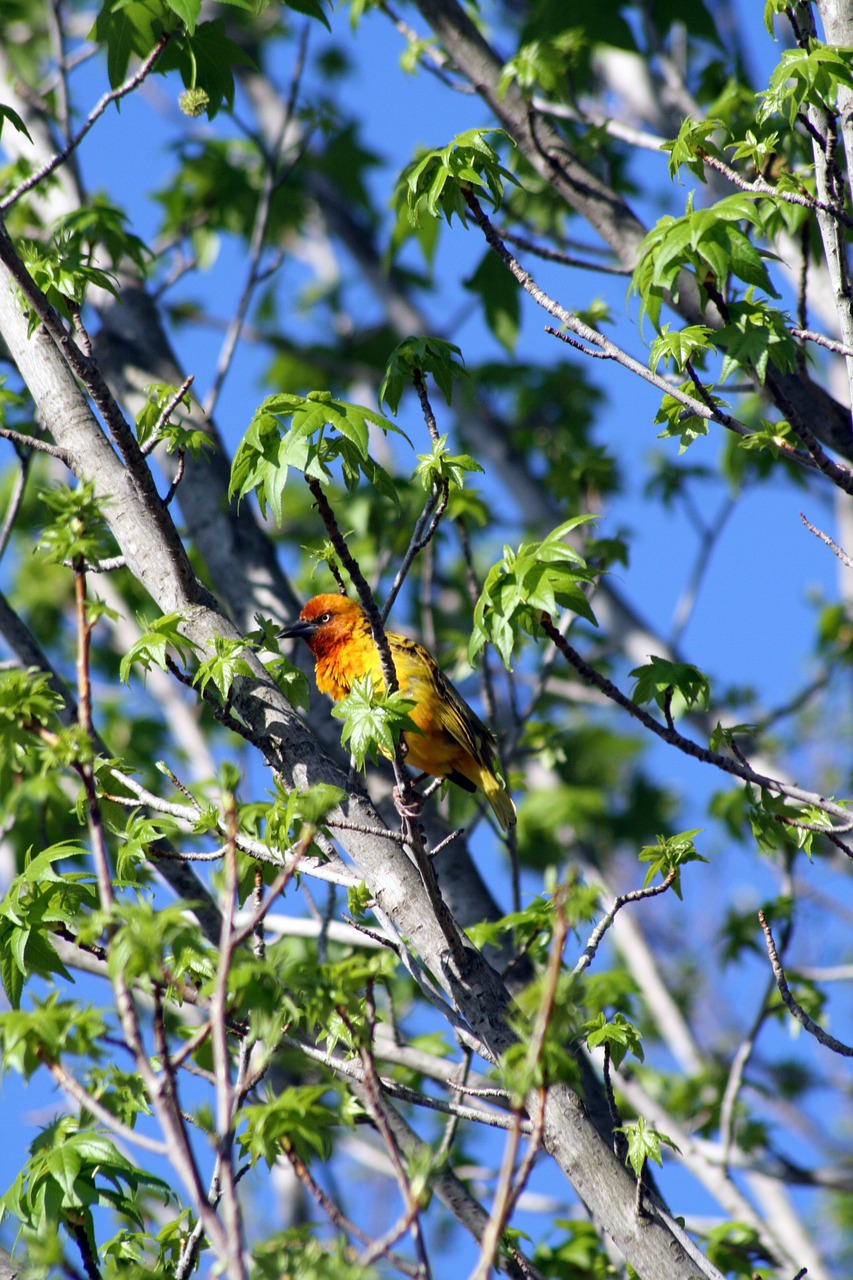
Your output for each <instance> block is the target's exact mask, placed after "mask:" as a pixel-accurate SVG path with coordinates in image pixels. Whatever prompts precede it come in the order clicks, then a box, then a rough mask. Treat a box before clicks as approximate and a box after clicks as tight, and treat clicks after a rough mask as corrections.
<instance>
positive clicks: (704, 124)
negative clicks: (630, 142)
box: [661, 116, 723, 182]
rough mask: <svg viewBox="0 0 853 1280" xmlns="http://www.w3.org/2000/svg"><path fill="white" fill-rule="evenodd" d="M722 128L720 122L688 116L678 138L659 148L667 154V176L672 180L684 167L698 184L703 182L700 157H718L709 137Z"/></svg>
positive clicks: (702, 166) (701, 159) (703, 168)
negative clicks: (698, 181) (694, 177)
mask: <svg viewBox="0 0 853 1280" xmlns="http://www.w3.org/2000/svg"><path fill="white" fill-rule="evenodd" d="M722 128H723V122H722V120H716V119H708V120H692V119H691V118H690V117H689V116H688V117H687V119H686V120H684V121H683V123H682V125H681V128H680V129H679V131H678V137H677V138H675V139H673V141H671V142H664V143H663V144H662V146H661V151H668V152H669V176H670V177H671V178H674V177H675V176H676V174H677V173H678V171H679V169H680V168H681V167H682V166H686V167H687V168H688V169H689V170H690V172H691V173H693V174H695V176H696V177H697V178H698V179H699V180H700V182H705V181H706V178H705V163H704V160H703V158H702V157H703V156H705V155H712V156H719V155H720V151H719V148H718V147H717V146H716V145H715V144H714V142H713V141H712V140H711V135H712V134H714V133H716V132H717V131H718V130H720V129H722Z"/></svg>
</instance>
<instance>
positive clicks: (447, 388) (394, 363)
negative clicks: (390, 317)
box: [378, 338, 467, 414]
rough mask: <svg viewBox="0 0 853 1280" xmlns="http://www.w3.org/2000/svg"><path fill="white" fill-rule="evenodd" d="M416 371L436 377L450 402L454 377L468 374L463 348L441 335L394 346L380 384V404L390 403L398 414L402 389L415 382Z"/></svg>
mask: <svg viewBox="0 0 853 1280" xmlns="http://www.w3.org/2000/svg"><path fill="white" fill-rule="evenodd" d="M416 374H420V375H421V376H422V377H423V376H424V375H425V374H429V375H430V376H431V377H432V378H434V379H435V383H436V386H437V387H439V388H440V390H441V392H442V394H443V396H444V398H445V400H446V401H447V403H448V404H450V403H451V401H452V399H453V381H454V379H455V378H463V377H466V376H467V373H466V370H465V366H464V363H463V361H462V352H461V351H460V350H459V348H458V347H457V346H454V344H453V343H452V342H444V341H442V339H440V338H406V339H405V341H403V342H401V343H400V344H399V345H398V346H396V347H395V348H394V350H393V351H392V352H391V355H390V356H389V358H388V363H387V364H386V366H385V376H384V377H383V379H382V382H381V383H380V384H379V397H378V400H379V405H380V407H381V406H382V405H383V404H387V406H388V408H389V410H390V411H391V413H393V414H396V412H397V410H398V409H399V407H400V401H401V399H402V398H403V392H404V391H405V390H406V388H407V387H409V386H411V385H412V382H413V378H414V376H415V375H416Z"/></svg>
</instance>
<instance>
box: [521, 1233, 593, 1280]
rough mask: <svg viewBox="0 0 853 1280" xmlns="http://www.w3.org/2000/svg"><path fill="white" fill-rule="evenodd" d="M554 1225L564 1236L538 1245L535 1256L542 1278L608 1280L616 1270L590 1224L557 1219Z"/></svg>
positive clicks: (555, 1279)
mask: <svg viewBox="0 0 853 1280" xmlns="http://www.w3.org/2000/svg"><path fill="white" fill-rule="evenodd" d="M554 1226H555V1228H557V1229H558V1230H559V1231H560V1232H561V1237H560V1238H559V1239H558V1240H557V1241H548V1242H547V1243H545V1244H540V1245H538V1246H537V1248H536V1252H535V1253H534V1255H533V1261H534V1262H535V1264H536V1266H537V1267H538V1268H539V1270H540V1271H541V1272H542V1274H543V1275H545V1276H552V1277H553V1278H554V1280H609V1277H611V1276H612V1274H613V1268H612V1266H611V1263H610V1258H609V1257H608V1253H607V1248H606V1247H605V1245H604V1244H603V1243H602V1241H601V1239H600V1237H599V1235H598V1232H597V1231H596V1229H595V1227H594V1226H593V1224H592V1223H591V1222H584V1221H582V1220H580V1219H572V1218H568V1219H566V1218H555V1219H554Z"/></svg>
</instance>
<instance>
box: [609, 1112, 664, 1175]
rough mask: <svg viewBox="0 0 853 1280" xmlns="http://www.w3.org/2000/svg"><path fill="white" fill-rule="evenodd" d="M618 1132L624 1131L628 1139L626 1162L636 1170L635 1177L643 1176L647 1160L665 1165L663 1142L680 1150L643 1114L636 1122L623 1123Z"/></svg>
mask: <svg viewBox="0 0 853 1280" xmlns="http://www.w3.org/2000/svg"><path fill="white" fill-rule="evenodd" d="M616 1132H617V1133H624V1135H625V1137H626V1139H627V1141H628V1154H627V1156H626V1157H625V1163H626V1164H629V1165H630V1166H631V1168H632V1169H633V1170H634V1177H635V1178H641V1177H642V1175H643V1166H644V1165H645V1163H646V1161H647V1160H654V1162H655V1164H659V1165H663V1156H662V1155H661V1149H660V1148H661V1143H664V1144H665V1145H666V1146H668V1147H671V1148H672V1150H673V1151H678V1147H677V1146H676V1145H675V1143H674V1142H673V1140H672V1138H668V1137H667V1136H666V1134H665V1133H659V1132H658V1130H657V1129H654V1128H652V1126H651V1125H650V1124H647V1123H646V1121H645V1120H644V1119H643V1117H642V1116H640V1118H639V1119H638V1120H637V1121H636V1123H635V1124H625V1125H622V1126H621V1127H620V1128H618V1129H617V1130H616Z"/></svg>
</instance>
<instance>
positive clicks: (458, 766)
mask: <svg viewBox="0 0 853 1280" xmlns="http://www.w3.org/2000/svg"><path fill="white" fill-rule="evenodd" d="M278 634H279V635H280V636H283V637H285V638H299V639H302V640H304V641H305V642H306V644H307V645H308V648H309V649H310V650H311V653H312V654H313V656H314V677H315V679H316V681H317V688H318V689H319V690H320V692H321V693H328V694H329V695H330V696H331V697H332V698H333V699H334V700H335V701H336V702H338V701H339V700H340V699H341V698H343V697H345V696H346V694H348V693H349V691H350V689H351V687H352V683H353V681H354V680H357V679H359V678H360V677H363V676H372V678H373V680H374V683H378V684H380V685H381V682H382V679H383V676H382V664H381V662H380V660H379V651H378V649H377V648H376V644H375V643H374V640H373V633H372V631H371V629H370V622H369V620H368V617H367V614H366V613H365V611H364V609H363V608H362V607H361V605H360V604H359V603H358V601H357V600H352V599H350V597H349V596H344V595H332V594H324V595H319V596H314V597H313V599H311V600H309V601H308V603H307V604H306V605H305V607H304V608H303V610H302V612H301V613H300V615H299V618H298V619H297V621H296V622H293V623H291V624H290V625H289V626H286V627H284V628H283V629H282V630H281V631H279V633H278ZM385 636H386V639H387V640H388V647H389V648H390V650H391V656H392V658H393V659H394V669H395V670H396V672H397V683H398V685H399V687H400V692H401V694H402V695H403V697H404V698H408V699H409V700H411V701H412V702H413V703H414V704H415V705H414V707H413V708H412V710H411V711H410V712H409V715H410V717H411V719H412V721H413V723H414V724H415V725H416V726H417V727H418V729H420V733H406V732H404V733H403V735H402V739H403V742H404V743H405V745H406V763H407V764H411V765H413V766H414V768H415V769H418V770H420V771H421V774H422V775H424V776H425V775H430V776H432V777H434V778H449V779H450V781H451V782H455V783H456V785H457V786H459V787H462V788H463V790H465V791H470V792H475V791H477V790H479V791H482V792H483V794H484V796H485V797H486V799H487V800H488V802H489V804H490V805H491V807H492V809H493V810H494V814H495V817H496V818H497V820H498V822H499V823H500V825H501V827H502V829H503V830H504V831H508V830H509V828H510V827H512V826H514V825H515V822H516V811H515V805H514V804H513V802H512V799H511V797H510V795H509V793H508V792H507V790H506V787H505V786H504V784H503V783H502V781H501V780H500V778H499V777H498V774H497V760H496V758H495V745H496V744H495V739H494V737H493V735H492V734H491V733H490V732H489V730H488V729H487V728H486V726H485V725H484V724H483V722H482V720H480V719H479V717H478V716H477V715H476V714H475V713H474V712H473V711H472V710H471V708H470V707H469V706H468V703H467V702H466V701H465V699H464V698H463V697H462V695H461V694H460V693H459V692H458V691H457V690H456V689H455V688H454V687H453V685H452V684H451V683H450V681H449V680H448V678H447V676H446V675H445V674H444V672H443V671H442V670H441V668H440V667H439V666H438V664H437V663H436V661H435V659H434V658H433V657H432V655H431V654H430V653H429V652H428V651H427V650H426V649H425V648H424V646H423V645H422V644H418V642H417V640H410V639H409V638H408V636H401V635H397V634H396V633H395V632H393V631H386V632H385ZM418 781H421V779H420V778H419V779H418Z"/></svg>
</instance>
